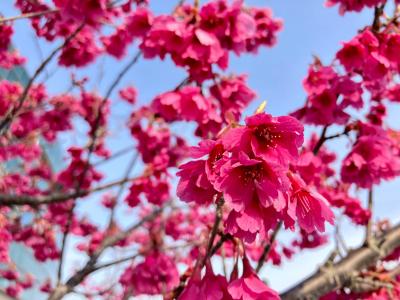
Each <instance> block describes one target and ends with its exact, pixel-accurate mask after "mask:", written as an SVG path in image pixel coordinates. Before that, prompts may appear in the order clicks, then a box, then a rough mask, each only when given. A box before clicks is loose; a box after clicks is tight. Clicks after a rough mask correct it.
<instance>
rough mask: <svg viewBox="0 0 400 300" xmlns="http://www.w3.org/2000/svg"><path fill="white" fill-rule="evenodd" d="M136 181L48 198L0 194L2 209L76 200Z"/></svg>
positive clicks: (126, 180) (48, 196) (55, 194)
mask: <svg viewBox="0 0 400 300" xmlns="http://www.w3.org/2000/svg"><path fill="white" fill-rule="evenodd" d="M134 179H136V177H134V178H128V179H120V180H117V181H113V182H111V183H107V184H104V185H100V186H98V187H95V188H93V189H90V190H81V191H79V192H73V193H54V194H51V195H47V196H30V195H10V194H0V207H1V206H12V205H31V206H38V205H41V204H52V203H59V202H64V201H67V200H70V199H76V198H78V197H82V196H87V195H89V194H92V193H95V192H100V191H103V190H107V189H110V188H112V187H115V186H119V185H121V184H123V183H125V182H129V181H132V180H134Z"/></svg>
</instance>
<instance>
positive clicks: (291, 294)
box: [281, 224, 400, 300]
mask: <svg viewBox="0 0 400 300" xmlns="http://www.w3.org/2000/svg"><path fill="white" fill-rule="evenodd" d="M377 242H378V246H379V251H377V250H376V249H372V248H369V247H365V246H363V247H361V248H359V249H357V250H353V251H351V252H350V254H349V255H348V256H347V257H346V258H344V259H343V260H341V261H340V262H338V263H336V264H333V265H332V266H331V267H330V268H329V270H326V269H323V270H319V271H318V272H316V273H314V274H313V275H311V276H310V277H308V278H307V279H305V280H304V281H302V282H301V283H299V284H298V285H296V286H295V287H293V288H291V289H290V290H288V291H287V292H285V293H283V294H282V295H281V298H282V300H295V299H296V300H306V299H307V300H308V299H318V298H319V297H321V296H322V295H325V294H326V293H328V292H330V291H332V290H335V289H338V288H343V287H345V286H347V285H349V284H350V283H351V279H352V278H353V275H354V272H359V271H361V270H363V269H365V268H368V267H370V266H373V265H374V264H375V263H376V262H377V261H378V260H379V259H382V258H384V257H386V256H387V255H388V254H390V253H391V252H393V250H395V249H396V248H397V247H400V224H398V225H396V226H395V227H393V228H392V229H391V230H389V231H388V232H387V233H386V234H384V235H383V237H381V238H379V239H378V241H377Z"/></svg>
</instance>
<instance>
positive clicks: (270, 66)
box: [0, 0, 400, 300]
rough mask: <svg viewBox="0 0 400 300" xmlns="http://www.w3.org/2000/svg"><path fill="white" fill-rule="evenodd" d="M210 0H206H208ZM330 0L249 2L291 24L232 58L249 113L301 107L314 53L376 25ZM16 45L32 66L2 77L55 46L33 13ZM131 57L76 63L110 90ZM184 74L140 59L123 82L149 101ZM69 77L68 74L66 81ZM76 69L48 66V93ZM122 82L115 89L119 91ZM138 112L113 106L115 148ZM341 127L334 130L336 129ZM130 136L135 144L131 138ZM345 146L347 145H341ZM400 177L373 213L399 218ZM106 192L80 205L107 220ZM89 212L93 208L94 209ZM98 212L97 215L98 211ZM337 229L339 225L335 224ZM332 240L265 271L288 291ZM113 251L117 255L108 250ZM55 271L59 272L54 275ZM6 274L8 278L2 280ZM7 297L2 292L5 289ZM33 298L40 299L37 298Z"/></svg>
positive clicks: (18, 27) (369, 16)
mask: <svg viewBox="0 0 400 300" xmlns="http://www.w3.org/2000/svg"><path fill="white" fill-rule="evenodd" d="M13 2H14V1H12V0H1V1H0V12H1V14H2V15H4V16H13V15H17V14H18V11H17V10H16V9H15V8H14V7H13ZM175 2H177V1H173V0H168V1H163V0H150V6H151V7H152V8H153V10H154V12H155V13H163V12H170V11H171V9H172V8H173V7H174V6H175V5H176V3H175ZM203 2H205V1H203ZM323 2H324V1H323V0H303V1H299V0H252V1H246V3H247V4H249V5H255V6H265V7H270V8H271V9H272V10H273V12H274V15H275V16H277V17H279V18H281V19H283V21H284V28H283V31H281V32H280V33H279V35H278V43H277V45H275V46H274V47H273V48H271V49H264V48H263V49H262V50H261V51H260V52H259V53H258V54H257V55H243V56H241V57H235V56H232V57H231V64H230V68H229V70H228V71H227V73H229V72H230V71H234V72H236V73H239V74H240V73H244V74H247V75H248V83H249V86H250V87H251V88H252V89H253V90H254V91H256V92H257V94H258V99H257V101H255V102H254V103H253V104H252V105H251V106H250V107H249V108H248V110H247V112H246V114H245V115H249V114H251V113H252V112H254V110H255V109H256V108H257V106H258V105H259V104H260V103H261V102H262V101H263V100H267V103H268V104H267V108H266V111H267V112H268V113H271V114H273V115H284V114H288V113H290V112H292V111H294V110H295V109H296V108H298V107H300V106H301V105H302V104H303V103H304V100H305V92H304V91H303V88H302V80H303V78H304V77H305V76H306V74H307V69H308V65H309V64H310V63H311V62H312V61H313V56H314V55H315V56H318V57H319V58H320V59H321V60H322V62H323V63H325V64H329V63H330V62H331V61H332V60H333V58H334V56H335V53H336V51H337V50H338V49H339V48H340V46H341V42H343V41H347V40H349V39H351V38H352V37H353V36H354V35H355V34H356V33H357V31H358V30H359V29H361V28H363V27H364V26H366V25H368V24H371V23H372V20H373V11H371V10H364V11H363V12H362V13H357V14H354V13H347V14H346V15H345V16H340V15H339V13H338V10H337V7H334V8H326V7H324V3H323ZM13 44H14V46H15V48H17V49H18V50H19V51H20V52H21V54H22V55H23V56H25V57H27V59H28V61H27V63H26V65H25V67H26V72H27V74H28V75H27V74H24V72H25V70H23V69H20V70H18V71H17V72H16V73H15V72H14V73H13V74H10V73H6V72H3V73H1V74H0V75H1V76H6V77H7V76H11V77H12V76H14V77H13V78H18V79H20V80H22V81H24V80H26V76H29V74H32V73H33V71H34V70H35V69H36V68H37V66H38V65H39V64H40V62H41V61H42V60H43V58H44V57H46V56H47V55H48V53H50V52H51V51H52V49H53V48H54V47H55V46H56V45H54V44H52V45H50V44H48V43H46V42H44V41H42V40H37V38H36V37H35V35H34V34H33V30H32V29H31V27H30V24H29V22H28V21H27V20H18V21H16V23H15V34H14V40H13ZM136 51H137V49H135V46H134V45H133V46H132V47H131V48H130V49H129V55H128V59H129V57H132V56H133V55H135V53H136ZM128 59H127V57H125V59H123V60H121V61H117V60H115V59H113V58H110V57H107V58H104V57H101V58H100V59H98V60H97V61H96V63H94V64H92V65H91V66H90V67H89V68H83V69H76V73H75V74H76V76H77V78H82V77H84V76H87V77H88V78H89V84H90V86H91V87H92V89H93V90H97V91H99V93H100V94H104V91H105V90H106V89H107V88H108V87H109V85H110V82H111V81H112V80H113V79H114V77H115V75H116V74H117V73H118V72H119V70H120V69H122V67H123V66H124V65H125V63H126V62H125V61H127V60H128ZM184 77H185V74H184V72H183V71H182V70H180V69H177V68H175V67H174V66H173V64H172V63H171V62H170V61H169V60H168V59H166V60H165V61H160V60H152V61H149V60H143V59H141V60H140V61H139V62H138V63H137V64H136V65H135V66H134V67H133V68H132V69H131V70H130V71H129V73H128V75H127V76H125V78H124V80H123V81H122V83H121V84H120V86H121V87H122V86H126V85H127V84H130V85H133V86H134V87H136V88H137V90H138V99H139V100H138V102H139V103H138V104H139V105H141V104H145V103H149V102H150V101H151V100H152V99H153V98H154V96H155V95H157V94H159V93H161V92H164V91H167V90H169V89H172V88H174V87H175V86H176V85H177V84H178V83H179V82H181V81H182V79H184ZM66 79H68V80H66ZM69 79H70V69H69V70H68V72H67V70H66V69H63V68H62V67H59V66H58V65H57V64H56V63H53V64H50V66H49V67H48V68H47V69H46V72H44V74H43V75H42V76H41V78H40V79H39V82H46V86H47V88H48V92H49V94H56V93H60V92H64V91H66V90H68V89H69V87H70V80H69ZM117 92H118V89H117V90H116V91H115V93H114V94H113V95H112V98H113V97H114V98H117V97H118V95H117ZM130 113H131V108H130V107H129V106H128V105H125V103H122V102H121V101H119V102H118V103H115V105H112V113H111V120H112V122H111V127H112V129H111V134H112V136H111V138H109V139H108V147H109V148H110V149H111V150H112V152H116V151H119V150H121V149H126V148H127V147H134V144H132V139H131V138H128V137H129V132H128V130H127V129H126V126H125V123H126V120H127V119H128V117H129V115H130ZM389 115H390V120H392V122H393V123H394V122H395V121H397V120H398V116H399V115H400V110H399V109H398V108H396V107H393V108H390V110H389ZM75 126H76V129H77V130H76V132H78V134H76V135H74V136H71V135H65V136H63V137H62V138H61V140H60V141H59V142H58V143H57V145H56V146H53V147H52V148H51V149H50V150H49V152H50V154H51V158H52V160H53V165H54V166H55V167H56V168H61V167H62V158H63V157H62V153H63V151H62V150H63V149H65V148H67V147H68V146H69V145H71V144H74V143H76V142H79V141H80V138H81V137H80V136H79V132H81V133H82V136H83V135H84V132H86V130H87V128H84V127H83V126H84V125H83V124H79V123H77V124H75ZM392 126H393V127H395V128H396V127H397V128H399V123H398V124H397V126H396V124H395V123H394V124H392ZM175 130H179V132H180V134H184V135H188V136H189V135H190V134H191V132H192V130H193V127H191V126H187V125H185V126H183V125H179V124H178V125H176V126H175ZM312 130H314V131H315V130H316V131H317V132H320V130H321V128H308V129H307V131H306V133H307V134H310V132H311V131H312ZM333 131H334V130H333ZM190 141H191V142H192V144H196V143H197V140H196V139H194V138H191V139H190ZM130 143H131V144H130ZM345 143H346V141H345V140H344V139H343V140H340V139H339V140H338V141H335V142H331V143H330V144H328V147H330V148H331V149H333V150H337V151H339V153H340V155H343V156H344V155H346V152H345V150H344V149H345V146H346V145H345ZM342 149H343V151H342ZM133 155H135V154H134V153H133V152H128V153H127V154H126V155H125V156H121V157H120V158H118V159H115V160H113V161H112V162H110V163H108V164H103V165H101V167H100V170H101V171H103V172H105V173H106V174H107V177H108V179H109V180H114V179H118V178H120V177H121V174H123V173H124V172H125V168H126V165H127V161H129V160H130V159H131V157H132V156H133ZM139 171H140V165H138V166H136V169H135V170H134V171H133V174H132V175H135V174H134V173H135V172H139ZM399 188H400V181H399V180H397V181H393V182H389V183H383V184H382V185H381V186H380V187H379V188H377V189H376V191H375V199H376V200H375V208H374V219H375V220H377V219H382V218H389V219H390V220H391V221H393V222H394V221H399V220H400V214H399V210H398V209H397V210H396V209H395V208H397V207H399V205H398V203H399V202H398V201H399V199H397V198H396V196H395V195H397V194H398V190H399ZM359 196H360V199H361V200H363V201H364V203H365V201H366V198H367V196H366V194H364V193H362V192H360V194H359ZM99 203H100V199H96V197H92V199H88V200H85V201H80V202H79V205H78V211H79V214H82V215H87V216H88V218H90V219H91V220H92V221H93V222H94V223H95V224H99V225H100V224H103V223H105V222H107V220H108V219H107V215H106V211H105V210H104V208H103V207H102V206H101V205H99ZM89 212H90V213H89ZM117 213H118V218H117V220H118V221H119V223H120V224H125V223H126V224H131V223H132V222H133V221H135V220H134V218H135V214H134V213H132V211H129V210H127V209H126V208H124V209H121V210H120V211H118V212H117ZM94 217H95V218H94ZM329 230H330V231H332V230H333V228H329ZM340 230H341V231H342V234H343V235H344V236H345V237H346V243H347V245H348V246H350V247H351V246H356V245H358V244H359V243H360V242H361V240H362V239H363V235H364V230H362V229H361V228H356V227H354V226H353V225H349V223H348V222H346V220H345V219H343V220H342V221H341V226H340ZM292 237H293V235H291V233H290V232H289V233H282V234H280V236H279V239H280V240H281V241H283V242H284V243H285V241H286V242H287V243H289V241H290V240H291V238H292ZM78 242H79V240H71V242H70V243H69V244H68V251H67V260H66V261H67V263H66V264H65V270H64V274H65V276H67V275H68V274H70V273H71V271H73V270H74V268H75V267H76V266H79V265H80V264H81V262H82V260H83V259H84V258H82V257H81V255H80V254H79V252H77V251H76V250H75V247H76V244H77V243H78ZM332 248H333V245H332V243H330V244H329V246H327V247H322V248H321V249H317V250H305V251H304V252H303V253H301V254H296V255H295V256H294V257H293V258H292V259H291V260H290V261H283V263H282V265H281V266H280V267H273V266H270V265H268V266H267V267H266V268H265V269H264V271H263V273H262V274H261V277H262V278H263V279H267V281H268V283H269V284H270V285H271V286H272V287H273V288H274V289H276V290H278V291H284V290H285V289H287V288H288V287H290V286H292V285H293V284H295V283H296V282H297V281H299V280H301V279H302V278H304V277H305V276H307V275H309V274H311V273H312V272H313V271H314V270H315V269H316V267H317V266H318V265H319V264H321V263H322V262H323V261H325V260H326V257H327V256H328V255H329V253H330V252H331V251H332ZM12 255H13V258H14V260H15V261H16V263H17V264H18V266H19V267H20V268H22V270H26V271H28V272H32V273H33V274H34V275H35V277H39V278H40V276H43V278H45V277H47V276H50V277H53V276H55V273H56V265H55V264H52V263H47V264H45V265H43V264H37V263H36V262H35V261H34V259H33V257H32V255H31V254H30V253H29V251H26V249H24V248H23V247H19V246H17V245H16V246H15V247H14V248H13V253H12ZM109 255H115V253H114V254H109ZM121 270H123V267H122V266H118V267H115V268H111V269H110V270H107V271H105V272H103V273H99V275H96V276H98V278H96V280H98V281H99V282H102V281H104V280H106V279H107V278H110V276H117V274H120V271H121ZM52 274H54V275H52ZM0 281H1V280H0ZM0 297H1V295H0ZM32 297H33V298H32ZM28 298H30V299H39V300H40V299H42V298H43V294H42V295H41V294H39V293H38V292H35V291H32V292H30V294H28V293H26V294H25V295H24V296H23V300H24V299H28ZM66 299H82V298H81V296H78V295H74V294H71V295H69V296H67V297H66ZM140 299H150V298H149V297H141V298H140Z"/></svg>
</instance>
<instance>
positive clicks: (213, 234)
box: [201, 197, 224, 266]
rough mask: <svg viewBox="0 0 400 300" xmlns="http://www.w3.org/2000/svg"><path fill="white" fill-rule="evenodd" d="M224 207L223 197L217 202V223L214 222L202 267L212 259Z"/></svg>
mask: <svg viewBox="0 0 400 300" xmlns="http://www.w3.org/2000/svg"><path fill="white" fill-rule="evenodd" d="M223 206H224V199H223V198H222V197H221V198H220V199H219V200H218V201H217V210H216V214H215V222H214V225H213V228H212V230H211V234H210V239H209V240H208V246H207V252H206V255H205V256H204V259H203V263H202V264H201V265H202V266H203V265H204V264H205V262H206V261H207V259H208V258H210V257H211V255H212V247H213V245H214V240H215V237H216V236H217V233H218V228H219V223H220V222H221V220H222V207H223Z"/></svg>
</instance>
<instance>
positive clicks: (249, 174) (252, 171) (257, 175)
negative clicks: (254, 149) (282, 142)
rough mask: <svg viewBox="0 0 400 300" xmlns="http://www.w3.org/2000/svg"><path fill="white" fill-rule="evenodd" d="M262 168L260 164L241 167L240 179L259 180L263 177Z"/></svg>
mask: <svg viewBox="0 0 400 300" xmlns="http://www.w3.org/2000/svg"><path fill="white" fill-rule="evenodd" d="M263 174H264V168H263V166H262V164H258V165H255V166H248V167H243V170H242V179H243V181H244V182H246V183H248V182H252V181H256V180H260V179H261V178H262V177H263Z"/></svg>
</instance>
